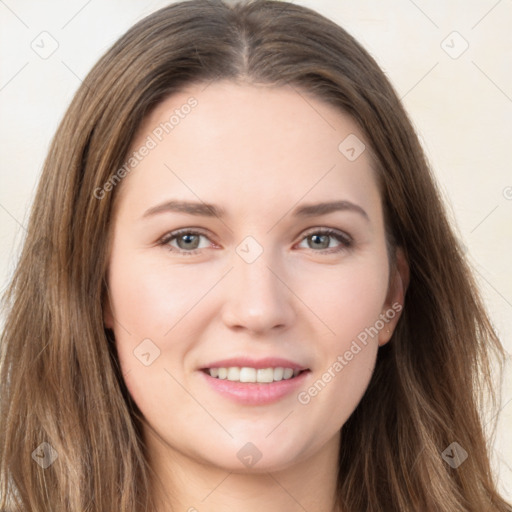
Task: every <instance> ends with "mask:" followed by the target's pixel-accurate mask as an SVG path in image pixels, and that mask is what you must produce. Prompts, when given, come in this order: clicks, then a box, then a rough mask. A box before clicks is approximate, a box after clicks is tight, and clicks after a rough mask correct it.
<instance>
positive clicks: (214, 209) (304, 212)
mask: <svg viewBox="0 0 512 512" xmlns="http://www.w3.org/2000/svg"><path fill="white" fill-rule="evenodd" d="M336 211H350V212H355V213H358V214H360V215H361V216H362V217H364V218H365V219H366V220H368V221H369V220H370V218H369V216H368V214H367V213H366V211H365V210H363V208H361V207H360V206H359V205H357V204H355V203H352V202H350V201H330V202H326V203H316V204H305V205H302V206H298V207H297V208H295V210H294V211H293V212H292V215H293V216H295V217H302V218H304V217H314V216H319V215H326V214H328V213H332V212H336ZM170 212H177V213H186V214H188V215H196V216H201V217H219V218H222V217H225V215H226V210H224V208H222V207H220V206H217V205H214V204H209V203H202V202H201V203H196V202H192V201H177V200H169V201H166V202H164V203H162V204H159V205H157V206H153V207H152V208H149V209H148V210H146V211H145V212H144V215H143V216H142V217H143V218H145V217H151V216H153V215H157V214H160V213H170Z"/></svg>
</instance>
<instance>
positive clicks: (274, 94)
mask: <svg viewBox="0 0 512 512" xmlns="http://www.w3.org/2000/svg"><path fill="white" fill-rule="evenodd" d="M191 96H193V97H194V98H195V99H196V100H197V106H195V107H194V108H193V109H192V110H191V111H190V113H189V114H187V115H185V116H183V117H182V118H181V117H180V120H179V123H178V124H176V126H174V128H173V130H172V132H170V133H169V134H166V135H165V136H164V137H163V138H162V140H161V141H158V144H157V145H156V147H154V148H152V149H151V150H150V151H149V152H148V154H147V155H146V156H145V157H144V158H143V159H142V161H141V162H140V163H138V165H137V167H136V168H135V169H134V170H133V172H131V173H130V174H129V175H128V176H127V177H126V178H124V180H123V182H122V183H121V185H119V186H120V187H121V190H120V191H119V192H121V196H120V197H119V204H118V209H117V211H116V216H115V218H114V226H113V227H114V232H113V233H114V236H113V241H112V247H111V255H110V266H109V275H108V283H109V289H110V300H111V303H110V306H109V307H107V308H106V310H105V324H106V326H107V327H110V328H112V329H113V330H114V333H115V337H116V345H117V349H118V353H119V359H120V363H121V366H122V369H123V374H124V378H125V381H126V384H127V387H128V389H129V391H130V393H131V395H132V397H133V398H134V400H135V402H136V403H137V405H138V406H139V408H140V410H141V411H142V413H143V415H144V417H145V420H146V424H145V427H144V429H145V430H144V435H145V438H146V441H147V446H148V457H149V460H150V463H151V466H152V468H153V469H154V470H155V472H156V474H157V475H158V482H157V481H156V480H155V481H154V491H155V494H156V496H157V499H158V502H159V508H158V512H164V511H166V510H170V504H171V503H172V506H173V509H172V510H179V511H190V512H193V511H194V510H196V511H199V512H219V511H229V510H244V511H245V512H252V511H261V510H262V509H263V510H265V511H266V512H278V511H279V512H281V511H283V510H287V511H289V512H295V511H297V512H298V511H301V512H303V511H304V510H315V511H316V512H334V511H335V510H336V504H335V486H336V476H337V458H338V449H339V446H340V442H342V440H340V434H339V432H340V428H341V427H342V425H343V424H344V423H345V421H346V420H347V419H348V417H349V416H350V415H351V414H352V412H353V411H354V409H355V408H356V406H357V404H358V403H359V401H360V400H361V398H362V396H363V394H364V392H365V390H366V388H367V386H368V383H369V381H370V378H371V375H372V372H373V369H374V365H375V361H376V356H377V351H378V348H379V346H382V345H384V344H385V343H387V342H388V341H389V339H390V338H391V336H392V333H393V329H394V328H395V326H396V323H397V321H398V318H399V316H400V309H401V306H400V305H401V304H402V303H403V298H404V293H405V292H404V290H405V288H406V286H407V279H408V271H407V265H406V264H405V262H404V259H403V256H402V254H401V253H400V252H398V254H397V257H398V265H397V268H396V269H395V268H393V269H392V270H391V272H390V269H389V261H388V256H387V250H386V240H385V230H384V221H383V213H382V204H381V198H380V195H379V191H378V187H377V182H376V179H375V174H374V171H373V169H372V162H371V159H370V156H369V152H368V151H363V152H362V153H361V154H360V155H359V156H358V157H357V158H356V159H355V160H353V161H351V160H350V159H349V158H347V155H346V153H343V150H342V151H340V150H339V149H338V146H339V145H340V143H341V142H342V141H343V140H344V139H345V138H346V137H347V136H348V135H350V134H354V135H355V136H357V138H358V139H359V140H360V141H362V142H364V137H363V135H362V133H361V131H360V130H359V129H358V127H357V125H356V124H355V123H354V122H353V120H352V119H351V118H350V117H348V116H346V115H343V114H342V113H340V112H339V111H338V110H336V109H334V108H333V107H332V106H329V105H327V104H325V103H323V102H321V101H319V100H318V99H315V98H313V97H311V96H308V95H305V94H302V93H301V94H298V92H297V91H296V90H294V89H292V88H290V87H280V88H270V87H268V86H254V85H245V84H244V85H240V84H235V83H232V82H215V83H213V84H211V85H209V86H208V87H206V88H205V84H201V85H199V84H198V85H195V86H192V87H189V88H188V89H187V90H184V91H182V92H180V93H178V94H176V95H173V96H172V97H169V98H168V99H166V100H165V101H164V102H162V103H161V104H160V105H159V106H158V107H157V108H156V109H155V110H154V111H153V112H152V113H151V114H150V115H149V117H147V118H146V120H145V122H144V123H143V125H142V126H141V128H140V130H139V133H138V135H137V137H136V139H135V140H134V141H133V144H132V150H137V148H140V147H141V146H142V145H143V144H144V143H145V141H147V137H148V136H152V137H153V138H155V136H154V129H155V128H157V127H158V126H159V125H160V123H162V122H165V121H168V120H169V117H170V115H171V114H172V112H173V111H174V110H175V109H179V108H180V106H182V105H184V104H185V103H186V102H187V100H188V99H189V98H190V97H191ZM306 100H307V101H306ZM152 134H153V135H152ZM349 155H351V153H349ZM171 199H174V200H179V201H191V202H197V203H199V204H203V203H211V204H215V205H217V206H219V207H222V208H223V209H224V210H225V215H224V216H223V217H217V216H197V215H191V214H189V213H184V212H175V211H169V210H166V209H165V208H162V209H160V211H158V212H155V211H154V210H153V213H152V214H151V213H147V212H148V211H150V210H151V209H154V208H155V207H156V206H159V205H161V204H164V203H166V202H168V201H170V200H171ZM332 201H344V202H345V203H344V208H343V209H341V210H337V211H331V212H330V213H320V214H315V215H314V216H296V215H295V214H294V210H295V209H296V208H297V207H300V206H303V205H305V204H308V205H309V204H316V203H323V202H332ZM349 203H350V204H349ZM347 205H348V206H347ZM326 228H330V229H332V230H333V231H334V232H335V235H339V236H338V237H337V236H335V235H324V234H322V230H324V229H326ZM182 229H185V231H187V229H189V231H192V232H197V231H199V232H200V233H199V234H195V235H194V234H193V233H190V234H188V235H186V234H184V233H181V235H180V236H179V235H176V236H175V237H174V238H170V237H169V236H167V238H165V237H166V235H168V234H169V233H172V232H174V231H176V230H182ZM248 236H250V237H251V238H250V239H247V238H246V237H248ZM186 252H189V253H190V252H194V253H193V254H185V253H186ZM250 256H253V257H254V256H257V257H256V258H255V259H254V260H253V261H250V262H249V261H248V260H249V259H250ZM393 305H394V306H393ZM397 305H398V306H397ZM391 310H392V311H393V317H392V318H388V317H389V316H391V313H389V312H390V311H391ZM387 312H388V313H389V314H388V315H387V316H385V317H383V316H382V315H386V313H387ZM383 318H385V321H383V320H382V319H383ZM379 319H380V322H379ZM381 324H384V326H383V327H382V328H381ZM375 326H377V327H375ZM370 327H374V328H376V330H377V331H378V333H377V334H375V333H374V334H373V335H372V336H368V339H367V340H366V343H362V342H361V339H362V338H364V335H363V336H361V333H364V332H365V329H368V328H370ZM358 336H359V338H358ZM143 340H151V341H146V342H144V343H146V345H143V353H144V354H146V355H144V357H145V358H146V363H147V362H148V360H152V359H154V360H152V362H151V364H149V365H146V364H144V363H143V362H141V357H140V356H141V354H140V350H139V349H138V348H137V347H139V346H140V344H141V342H143ZM354 342H355V343H356V345H354ZM356 346H357V347H359V350H357V348H356ZM134 350H135V354H139V357H136V356H135V355H134ZM138 350H139V352H137V351H138ZM347 352H350V353H352V356H350V355H349V354H347ZM147 354H150V355H149V356H148V355H147ZM155 356H157V357H155ZM233 357H250V358H252V359H255V360H259V359H261V358H265V357H275V358H285V359H287V360H292V361H293V362H296V363H297V364H299V365H300V366H301V368H303V369H306V370H307V371H306V372H304V374H303V375H301V381H300V385H299V386H298V387H296V389H294V390H293V391H292V392H289V393H287V394H285V395H284V396H282V397H280V398H279V399H277V400H275V401H273V402H271V403H264V404H258V405H254V404H249V403H240V402H239V401H236V400H233V399H231V398H230V397H228V396H225V395H223V394H222V393H219V392H218V390H217V389H215V388H214V387H212V386H211V385H210V384H211V381H210V380H208V379H211V377H207V376H206V373H205V371H203V370H204V369H205V367H206V368H209V367H210V366H209V365H210V364H211V363H212V362H215V361H219V360H222V359H226V358H233ZM339 357H341V358H342V360H343V363H342V362H341V361H340V359H339ZM336 362H338V364H337V365H336ZM340 368H341V369H340ZM326 374H328V376H326ZM329 376H330V377H329ZM318 381H321V382H320V384H318ZM315 383H317V388H315V386H314V385H315ZM263 385H265V384H263ZM312 388H313V390H312ZM315 389H316V392H315ZM301 393H302V394H301ZM247 443H251V444H247ZM244 447H245V448H244ZM241 449H242V452H240V450H241ZM243 450H245V451H243ZM244 454H245V458H244ZM258 454H259V455H258ZM258 457H260V458H259V460H257V461H256V462H254V460H255V459H256V458H258Z"/></svg>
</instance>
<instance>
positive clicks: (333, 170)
mask: <svg viewBox="0 0 512 512" xmlns="http://www.w3.org/2000/svg"><path fill="white" fill-rule="evenodd" d="M144 146H148V147H149V146H151V149H150V150H149V151H145V152H144V153H145V156H144V158H143V159H141V160H140V162H137V163H136V166H135V167H134V170H133V172H131V173H130V175H129V176H128V177H127V178H126V179H125V180H124V181H125V182H126V183H123V188H125V187H127V188H128V190H127V191H126V192H127V193H128V194H129V195H131V196H133V195H134V194H135V195H137V196H138V197H139V198H142V201H143V202H144V201H145V202H146V203H150V202H151V201H152V200H156V199H158V198H161V197H162V194H164V193H172V194H173V195H179V196H180V198H185V196H186V197H187V198H191V199H194V200H197V199H198V198H199V199H203V198H204V200H205V201H206V202H208V200H210V199H211V200H212V202H216V199H219V200H221V201H233V202H237V203H238V204H239V205H240V206H243V205H244V204H245V205H247V206H248V205H249V204H252V203H256V204H257V205H259V206H260V207H261V206H264V205H266V206H267V207H270V205H271V204H276V202H277V203H288V202H290V204H291V203H296V202H297V200H298V199H299V198H300V197H301V196H306V195H307V196H308V197H307V199H308V200H314V199H315V198H317V197H318V198H320V197H321V198H322V199H333V200H334V199H339V198H340V196H342V195H343V194H348V195H349V196H352V197H351V198H350V199H352V200H356V201H357V200H358V201H363V202H366V201H365V196H366V200H368V199H370V200H372V201H375V200H378V199H379V197H378V191H377V186H376V180H375V176H374V172H373V170H372V164H371V159H370V156H369V151H366V150H365V142H364V136H363V134H362V132H361V130H360V129H359V127H358V126H357V124H356V123H355V122H354V120H353V119H352V118H351V117H350V116H348V115H346V114H344V113H342V112H341V111H340V110H339V109H337V108H335V107H333V106H331V105H329V104H327V103H325V102H323V101H321V100H319V99H317V98H316V97H313V96H311V95H310V94H308V93H305V92H304V91H302V90H299V89H298V88H296V87H292V86H280V87H270V86H266V85H265V86H261V85H249V84H243V85H240V84H236V83H233V82H229V81H220V82H213V83H210V84H195V85H193V86H189V87H188V88H186V89H184V90H182V91H181V92H179V93H176V94H173V95H172V96H170V97H168V98H166V99H165V100H164V101H163V102H161V103H160V104H159V105H158V106H157V107H156V108H155V109H154V110H153V111H152V112H151V114H150V115H148V116H147V117H146V118H145V119H144V121H143V123H142V124H141V126H140V128H139V130H138V133H137V136H136V137H135V139H134V140H133V142H132V145H131V150H130V154H133V152H137V151H138V150H140V149H141V148H142V147H144ZM366 147H367V144H366ZM327 196H329V197H327ZM228 213H229V212H228Z"/></svg>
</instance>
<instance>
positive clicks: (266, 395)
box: [199, 357, 311, 405]
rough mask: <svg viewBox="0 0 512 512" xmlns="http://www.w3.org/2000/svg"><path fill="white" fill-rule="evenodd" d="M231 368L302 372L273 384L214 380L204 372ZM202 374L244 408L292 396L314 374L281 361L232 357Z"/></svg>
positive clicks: (223, 393)
mask: <svg viewBox="0 0 512 512" xmlns="http://www.w3.org/2000/svg"><path fill="white" fill-rule="evenodd" d="M232 366H238V367H240V368H242V367H249V368H256V369H258V368H277V367H279V366H281V367H283V368H292V369H293V370H299V371H302V373H300V374H299V375H297V376H296V377H293V378H292V379H287V380H280V381H276V382H270V383H264V384H263V383H257V382H237V381H230V380H227V379H218V378H216V377H211V376H210V374H209V373H208V372H206V371H205V370H206V369H208V368H229V367H232ZM199 373H200V374H201V375H202V376H203V378H204V379H205V380H206V383H207V384H208V385H209V386H210V387H211V389H213V390H214V391H216V392H217V393H219V394H220V395H222V396H223V397H226V398H228V399H230V400H232V401H234V402H235V403H238V404H242V405H267V404H272V403H275V402H278V401H279V400H281V399H283V398H285V397H286V396H288V395H290V394H291V393H293V392H294V391H296V390H297V388H299V387H300V386H302V385H303V384H304V380H305V379H306V378H307V376H308V374H310V373H311V371H310V370H309V369H308V368H306V367H304V366H302V365H300V364H298V363H296V362H294V361H290V360H287V359H281V358H273V357H272V358H264V359H258V360H254V359H250V358H245V357H241V358H233V359H223V360H221V361H215V362H213V363H210V364H209V365H208V366H205V367H203V368H201V370H200V371H199Z"/></svg>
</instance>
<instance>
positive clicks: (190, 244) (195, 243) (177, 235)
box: [159, 229, 208, 255]
mask: <svg viewBox="0 0 512 512" xmlns="http://www.w3.org/2000/svg"><path fill="white" fill-rule="evenodd" d="M200 237H204V238H207V236H206V235H205V234H204V233H202V232H200V231H194V230H191V229H182V230H180V231H173V232H172V233H169V234H167V235H165V236H164V237H163V238H162V240H161V241H160V242H159V244H160V245H165V246H167V247H168V249H170V250H171V251H173V252H178V253H180V254H186V255H193V254H197V253H198V252H200V250H201V249H203V248H204V247H199V245H200ZM174 241H175V242H176V244H177V247H176V246H175V245H173V244H172V243H171V242H174ZM206 247H208V245H206Z"/></svg>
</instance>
